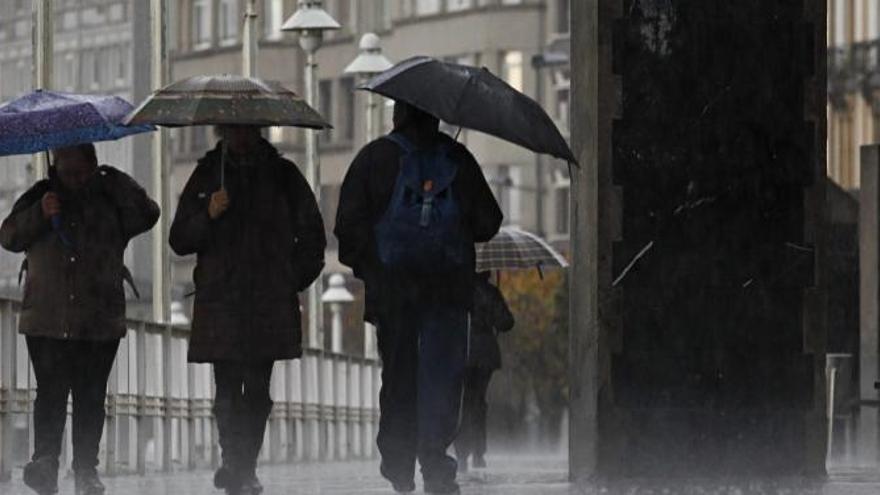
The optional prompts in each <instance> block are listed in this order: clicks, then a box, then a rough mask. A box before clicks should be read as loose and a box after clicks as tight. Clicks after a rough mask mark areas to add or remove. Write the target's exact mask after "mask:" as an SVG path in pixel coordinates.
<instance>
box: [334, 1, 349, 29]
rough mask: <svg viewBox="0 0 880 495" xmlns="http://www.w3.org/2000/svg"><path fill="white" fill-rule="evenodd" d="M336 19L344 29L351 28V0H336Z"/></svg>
mask: <svg viewBox="0 0 880 495" xmlns="http://www.w3.org/2000/svg"><path fill="white" fill-rule="evenodd" d="M336 21H337V22H339V25H340V26H342V30H343V31H350V30H351V0H337V1H336Z"/></svg>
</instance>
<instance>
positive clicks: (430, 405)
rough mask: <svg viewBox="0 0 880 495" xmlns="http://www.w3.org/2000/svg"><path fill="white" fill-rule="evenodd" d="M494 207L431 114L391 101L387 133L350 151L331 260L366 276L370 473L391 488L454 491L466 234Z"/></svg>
mask: <svg viewBox="0 0 880 495" xmlns="http://www.w3.org/2000/svg"><path fill="white" fill-rule="evenodd" d="M501 220H502V213H501V210H500V208H499V207H498V204H497V202H496V201H495V198H494V197H493V195H492V191H491V189H490V188H489V185H488V183H487V182H486V179H485V177H484V176H483V173H482V171H481V170H480V167H479V165H478V164H477V162H476V160H475V159H474V157H473V156H472V155H471V154H470V153H469V152H468V151H467V149H466V148H465V147H464V146H463V145H461V144H459V143H457V142H455V141H454V140H453V139H452V138H450V137H449V136H447V135H445V134H443V133H441V132H440V131H439V121H438V119H437V118H435V117H433V116H431V115H429V114H427V113H425V112H423V111H421V110H419V109H417V108H415V107H414V106H411V105H409V104H406V103H403V102H401V101H398V102H397V104H396V105H395V107H394V132H393V133H391V134H390V135H388V136H385V137H383V138H381V139H378V140H376V141H374V142H372V143H369V144H368V145H367V146H366V147H364V149H362V150H361V151H360V153H359V154H358V156H357V157H356V158H355V160H354V162H353V163H352V164H351V167H350V168H349V171H348V173H347V175H346V177H345V180H344V182H343V184H342V191H341V195H340V200H339V209H338V213H337V217H336V228H335V231H334V232H335V234H336V236H337V237H338V238H339V259H340V261H342V263H344V264H346V265H348V266H350V267H352V268H353V269H354V273H355V275H356V276H357V277H358V278H360V279H362V280H363V281H364V283H365V285H366V311H365V315H364V318H365V319H366V320H367V321H370V322H372V323H374V324H376V325H377V327H378V339H379V352H380V354H381V357H382V363H383V368H382V390H381V393H380V408H381V411H382V414H381V420H380V424H379V435H378V439H377V443H378V446H379V451H380V453H381V455H382V465H381V473H382V475H383V476H384V477H385V478H387V479H388V480H389V481H391V483H392V484H393V486H394V489H395V490H396V491H398V492H400V493H405V492H411V491H413V490H414V489H415V483H414V477H415V463H416V460H417V459H418V461H419V463H420V464H421V468H422V476H423V478H424V481H425V491H426V492H427V493H458V491H459V489H458V485H457V483H456V482H455V476H456V462H455V460H454V459H453V458H451V457H449V456H448V455H446V450H447V449H448V447H449V446H450V445H451V444H452V442H453V440H454V438H455V434H456V429H457V427H458V420H459V412H460V405H461V394H462V380H463V377H464V367H465V363H466V359H467V347H468V311H469V309H470V307H471V304H472V295H473V283H474V279H473V273H474V267H475V265H474V259H475V257H474V243H475V242H484V241H487V240H489V239H490V238H492V237H493V236H494V235H495V233H496V232H497V231H498V228H499V227H500V225H501Z"/></svg>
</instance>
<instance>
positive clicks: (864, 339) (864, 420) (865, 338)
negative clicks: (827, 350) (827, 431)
mask: <svg viewBox="0 0 880 495" xmlns="http://www.w3.org/2000/svg"><path fill="white" fill-rule="evenodd" d="M861 184H862V186H861V189H860V190H859V395H860V397H861V399H863V400H876V399H877V390H876V389H875V388H874V384H875V383H876V382H877V381H878V380H880V376H878V374H880V361H878V356H877V354H878V350H880V146H878V145H870V146H862V149H861ZM878 439H880V432H878V414H877V409H876V408H875V407H862V408H860V410H859V432H858V436H857V442H858V443H857V446H856V450H857V454H858V459H859V462H860V463H864V464H866V465H872V466H873V465H876V464H877V462H878V458H877V457H878V449H877V447H878Z"/></svg>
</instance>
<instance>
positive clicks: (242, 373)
mask: <svg viewBox="0 0 880 495" xmlns="http://www.w3.org/2000/svg"><path fill="white" fill-rule="evenodd" d="M219 133H220V135H221V138H222V141H221V142H220V143H218V145H217V147H216V148H215V149H214V150H212V151H209V152H208V153H207V154H206V155H205V156H204V157H203V158H202V159H201V160H199V164H198V166H197V167H196V169H195V171H194V172H193V174H192V176H191V177H190V178H189V181H188V182H187V184H186V187H185V188H184V190H183V194H182V195H181V198H180V204H179V206H178V208H177V213H176V215H175V217H174V222H173V224H172V226H171V235H170V238H169V241H170V244H171V248H172V249H174V251H175V252H176V253H177V254H180V255H188V254H196V255H197V260H196V268H195V271H194V272H193V279H194V282H195V287H196V293H195V306H194V311H193V322H192V334H191V337H190V345H189V356H188V359H189V361H190V362H199V363H205V362H207V363H213V365H214V382H215V384H216V390H217V392H216V396H215V400H214V416H215V418H216V420H217V429H218V431H219V434H220V439H219V440H220V448H221V451H222V457H223V465H222V466H221V467H220V468H219V469H218V470H217V472H216V473H215V476H214V484H215V486H216V487H217V488H220V489H224V490H226V493H228V494H247V495H251V494H257V493H260V492H262V490H263V487H262V485H261V484H260V481H259V479H258V478H257V474H256V465H257V458H258V456H259V453H260V450H261V448H262V445H263V435H264V433H265V428H266V421H267V420H268V418H269V414H270V413H271V411H272V405H273V403H272V399H271V397H270V394H269V385H270V382H271V379H272V368H273V366H274V362H275V361H277V360H284V359H293V358H297V357H299V356H301V355H302V343H301V340H302V332H301V321H300V320H301V315H300V309H299V302H298V299H297V293H298V292H300V291H303V290H305V289H306V288H307V287H308V286H309V285H311V284H312V282H314V280H315V279H316V278H317V277H318V276H319V275H320V273H321V270H322V269H323V266H324V248H325V247H326V239H325V236H324V223H323V220H322V219H321V214H320V212H319V210H318V205H317V203H316V201H315V196H314V194H312V191H311V189H310V188H309V185H308V183H306V181H305V179H304V178H303V176H302V174H301V173H300V172H299V170H298V169H297V167H296V165H294V164H293V163H292V162H290V161H288V160H285V159H284V158H282V157H281V155H280V154H279V153H278V151H277V150H276V149H275V148H274V147H273V146H272V145H271V144H269V142H268V141H266V140H264V139H263V138H262V137H261V136H260V128H259V127H255V126H223V127H220V128H219ZM224 148H226V149H227V150H228V153H227V156H226V157H225V159H224V160H221V158H222V155H223V153H224V151H223V150H224ZM221 161H224V162H225V164H226V166H225V167H223V166H222V164H221Z"/></svg>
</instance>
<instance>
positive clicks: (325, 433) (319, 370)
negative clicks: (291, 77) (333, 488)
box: [281, 0, 341, 459]
mask: <svg viewBox="0 0 880 495" xmlns="http://www.w3.org/2000/svg"><path fill="white" fill-rule="evenodd" d="M322 3H323V2H321V1H320V0H299V1H298V2H297V10H296V12H294V13H293V15H292V16H290V18H289V19H287V21H285V23H284V25H282V26H281V30H282V31H290V32H294V33H297V34H299V46H300V48H302V49H303V51H304V52H305V53H306V67H305V90H306V95H305V96H306V102H307V103H308V104H309V105H311V107H312V108H315V109H318V108H320V102H319V101H318V92H317V88H316V86H317V69H318V64H317V62H316V60H315V53H316V52H317V51H318V49H319V48H320V47H321V42H322V41H323V40H324V32H325V31H335V30H337V29H339V28H340V27H341V26H340V25H339V23H338V22H336V20H335V19H333V17H331V16H330V14H328V13H327V12H326V11H325V10H324V9H323V8H321V5H322ZM306 180H308V182H309V184H311V186H312V190H313V191H314V193H315V199H316V200H317V201H318V205H319V206H320V204H321V163H320V156H318V131H315V130H307V131H306ZM322 282H323V280H322V279H321V276H318V278H317V279H316V280H315V283H314V284H312V286H311V287H309V291H308V313H309V336H308V346H309V347H311V348H313V349H323V347H324V333H323V323H324V322H323V320H324V308H323V307H321V292H322V290H321V287H322V286H323V283H322ZM300 363H301V366H303V372H302V377H303V380H304V382H303V383H304V385H309V384H314V385H315V388H316V389H317V397H315V398H314V400H316V401H317V404H318V408H319V410H321V407H323V405H324V404H325V401H326V400H327V399H328V398H330V397H328V395H329V393H328V391H327V390H325V383H324V382H325V381H329V380H331V379H332V377H327V379H328V380H325V378H324V377H325V375H326V374H327V373H326V370H325V368H324V363H323V362H322V361H315V360H314V359H313V360H307V359H306V357H305V356H303V360H301V361H300ZM310 388H311V387H304V388H303V390H306V389H310ZM307 399H309V400H311V399H312V398H307ZM308 423H309V428H308V429H309V431H310V432H311V434H310V435H309V437H310V438H308V439H307V440H306V441H304V442H303V448H304V449H305V450H306V451H307V452H304V454H306V456H307V457H309V458H315V457H314V456H315V454H317V457H318V458H320V459H326V458H327V457H328V451H329V447H330V446H329V444H328V437H329V428H330V425H329V423H330V421H327V420H323V419H319V420H315V419H310V420H308Z"/></svg>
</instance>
